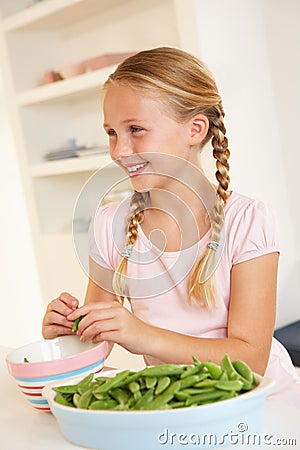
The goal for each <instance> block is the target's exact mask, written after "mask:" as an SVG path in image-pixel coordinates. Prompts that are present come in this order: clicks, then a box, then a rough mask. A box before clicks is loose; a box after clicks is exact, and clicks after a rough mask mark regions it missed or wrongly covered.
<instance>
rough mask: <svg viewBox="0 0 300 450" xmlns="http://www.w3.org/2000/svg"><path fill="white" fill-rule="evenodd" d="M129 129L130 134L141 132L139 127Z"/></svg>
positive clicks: (141, 129)
mask: <svg viewBox="0 0 300 450" xmlns="http://www.w3.org/2000/svg"><path fill="white" fill-rule="evenodd" d="M130 128H131V131H132V133H138V132H139V131H143V128H141V127H135V126H131V127H130Z"/></svg>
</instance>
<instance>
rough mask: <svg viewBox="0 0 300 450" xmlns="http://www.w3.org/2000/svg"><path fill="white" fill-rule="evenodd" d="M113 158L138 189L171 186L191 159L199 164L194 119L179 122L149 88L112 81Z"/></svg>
mask: <svg viewBox="0 0 300 450" xmlns="http://www.w3.org/2000/svg"><path fill="white" fill-rule="evenodd" d="M103 110H104V129H105V131H106V133H107V134H108V136H109V145H110V154H111V157H112V159H113V160H114V161H115V162H116V163H117V164H118V165H119V166H121V167H122V168H123V169H124V171H125V172H126V173H127V174H128V175H129V176H130V178H131V182H132V185H133V188H134V189H135V190H138V191H142V190H150V189H151V188H163V187H164V188H167V185H169V184H170V183H171V182H173V181H174V178H176V177H177V178H180V174H181V173H182V169H183V168H184V167H186V166H187V162H191V163H193V164H194V165H197V164H198V163H197V150H196V149H195V146H193V145H192V144H191V142H193V141H192V140H191V134H192V131H191V122H192V121H187V122H183V123H179V122H177V121H175V120H174V119H173V118H172V117H171V114H170V112H169V111H168V109H167V107H166V106H165V105H164V104H163V103H162V102H161V101H159V100H158V99H156V98H155V97H154V96H151V95H150V94H148V93H146V92H145V91H138V90H135V89H132V88H131V87H129V86H126V85H124V84H111V85H109V87H108V88H107V90H106V92H105V96H104V103H103Z"/></svg>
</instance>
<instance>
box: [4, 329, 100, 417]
mask: <svg viewBox="0 0 300 450" xmlns="http://www.w3.org/2000/svg"><path fill="white" fill-rule="evenodd" d="M107 352H108V346H107V342H101V343H100V344H92V343H91V342H81V341H80V339H79V337H78V336H77V335H69V336H61V337H58V338H56V339H49V340H41V341H37V342H32V343H30V344H27V345H24V346H23V347H19V348H16V349H14V350H11V351H10V352H9V354H8V355H7V357H6V364H7V368H8V371H9V373H10V375H12V376H13V377H14V379H15V382H16V384H17V386H18V387H19V389H20V390H21V392H22V393H23V394H24V396H25V397H26V399H27V400H28V401H29V402H30V404H31V405H32V406H33V407H34V408H35V409H38V410H40V411H49V410H50V408H49V405H48V402H47V400H46V398H45V397H44V396H43V395H42V389H43V387H44V386H45V385H46V384H47V383H49V382H54V381H56V380H57V382H58V383H60V382H62V381H63V380H64V379H66V378H70V377H76V376H80V377H81V378H83V377H84V375H87V374H89V373H91V372H94V373H96V372H99V371H100V370H102V369H103V366H104V362H105V358H106V355H107ZM24 358H26V359H27V360H28V362H24Z"/></svg>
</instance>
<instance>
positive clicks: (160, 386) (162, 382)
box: [155, 376, 171, 395]
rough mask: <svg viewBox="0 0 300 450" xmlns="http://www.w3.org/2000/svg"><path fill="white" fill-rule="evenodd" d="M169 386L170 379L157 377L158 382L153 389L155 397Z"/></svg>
mask: <svg viewBox="0 0 300 450" xmlns="http://www.w3.org/2000/svg"><path fill="white" fill-rule="evenodd" d="M170 384H171V378H170V377H167V376H165V377H159V378H158V382H157V385H156V389H155V395H159V394H161V393H162V392H163V391H164V390H165V389H167V387H168V386H169V385H170Z"/></svg>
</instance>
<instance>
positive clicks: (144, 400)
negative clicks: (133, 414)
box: [132, 388, 154, 409]
mask: <svg viewBox="0 0 300 450" xmlns="http://www.w3.org/2000/svg"><path fill="white" fill-rule="evenodd" d="M153 397H154V388H152V389H149V390H148V391H147V392H146V393H145V394H144V395H143V396H141V397H140V398H139V400H138V401H137V402H136V404H135V405H133V407H132V409H143V408H144V407H146V405H147V404H149V403H150V402H151V401H152V400H153Z"/></svg>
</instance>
